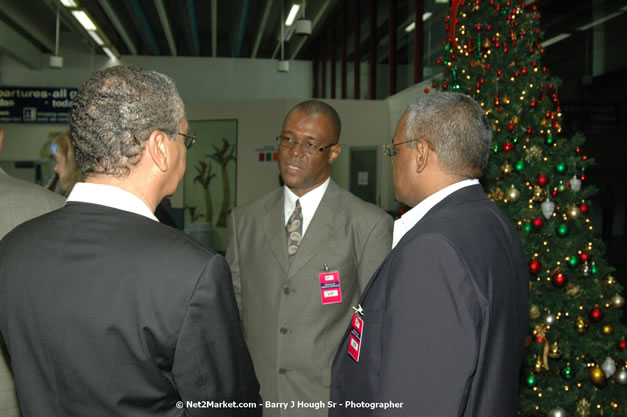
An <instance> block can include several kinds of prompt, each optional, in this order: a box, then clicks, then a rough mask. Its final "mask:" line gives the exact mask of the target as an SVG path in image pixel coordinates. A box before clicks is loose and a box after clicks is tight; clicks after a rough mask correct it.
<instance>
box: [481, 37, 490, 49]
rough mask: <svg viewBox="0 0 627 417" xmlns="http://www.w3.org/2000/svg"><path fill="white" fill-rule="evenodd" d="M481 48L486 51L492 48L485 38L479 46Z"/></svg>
mask: <svg viewBox="0 0 627 417" xmlns="http://www.w3.org/2000/svg"><path fill="white" fill-rule="evenodd" d="M481 46H483V47H484V48H486V49H489V48H490V47H491V46H492V42H490V39H487V38H486V39H485V40H484V41H483V43H482V44H481Z"/></svg>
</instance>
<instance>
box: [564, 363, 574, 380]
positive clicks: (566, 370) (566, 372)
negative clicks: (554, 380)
mask: <svg viewBox="0 0 627 417" xmlns="http://www.w3.org/2000/svg"><path fill="white" fill-rule="evenodd" d="M573 376H574V375H573V368H571V367H570V365H566V366H565V367H564V368H563V369H562V378H564V379H572V377H573Z"/></svg>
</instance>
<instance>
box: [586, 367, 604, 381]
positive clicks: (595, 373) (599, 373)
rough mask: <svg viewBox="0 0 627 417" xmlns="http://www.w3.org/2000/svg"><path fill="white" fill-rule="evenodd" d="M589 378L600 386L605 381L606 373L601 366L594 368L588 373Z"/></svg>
mask: <svg viewBox="0 0 627 417" xmlns="http://www.w3.org/2000/svg"><path fill="white" fill-rule="evenodd" d="M588 378H589V379H590V381H591V382H592V383H593V384H595V385H599V384H601V383H602V382H603V381H605V372H603V369H601V367H600V366H598V365H596V366H593V367H592V368H590V371H589V372H588Z"/></svg>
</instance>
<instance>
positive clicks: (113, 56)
mask: <svg viewBox="0 0 627 417" xmlns="http://www.w3.org/2000/svg"><path fill="white" fill-rule="evenodd" d="M102 50H103V51H104V53H105V54H107V55H108V56H109V58H111V59H118V57H117V56H116V55H115V54H114V53H113V51H111V49H109V48H107V47H104V48H102Z"/></svg>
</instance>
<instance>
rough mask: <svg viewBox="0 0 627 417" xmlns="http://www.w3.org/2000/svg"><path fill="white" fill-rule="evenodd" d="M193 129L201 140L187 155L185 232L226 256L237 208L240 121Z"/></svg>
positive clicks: (194, 125) (201, 123) (191, 124)
mask: <svg viewBox="0 0 627 417" xmlns="http://www.w3.org/2000/svg"><path fill="white" fill-rule="evenodd" d="M189 128H190V129H191V130H194V131H195V132H196V133H197V134H198V139H197V140H196V143H195V144H194V146H192V147H191V149H189V150H188V151H187V166H186V169H185V177H184V179H183V187H184V188H183V206H184V208H185V231H186V232H187V233H188V234H190V235H191V236H192V237H194V238H196V239H197V240H199V241H201V243H202V244H204V245H206V246H210V247H212V248H213V249H215V250H217V251H219V252H223V251H224V250H225V249H226V223H227V218H228V215H229V213H230V211H231V209H232V208H233V207H235V195H236V193H235V191H236V190H235V187H236V183H237V182H236V180H237V178H236V174H237V169H236V168H237V120H236V119H226V120H193V121H190V122H189Z"/></svg>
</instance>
